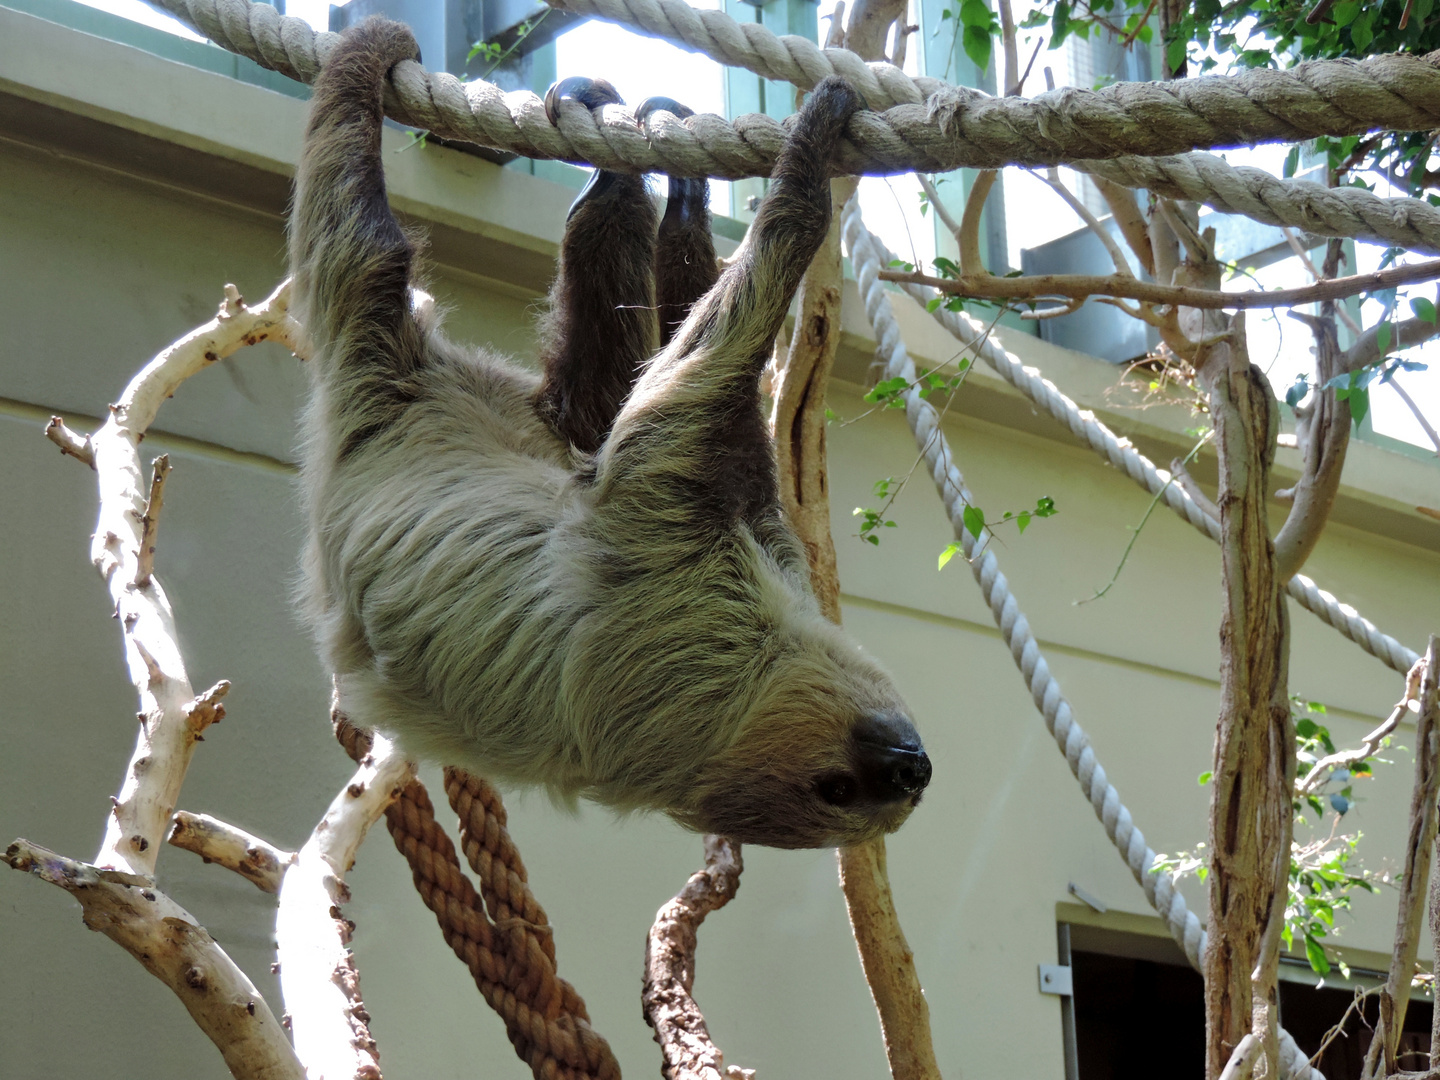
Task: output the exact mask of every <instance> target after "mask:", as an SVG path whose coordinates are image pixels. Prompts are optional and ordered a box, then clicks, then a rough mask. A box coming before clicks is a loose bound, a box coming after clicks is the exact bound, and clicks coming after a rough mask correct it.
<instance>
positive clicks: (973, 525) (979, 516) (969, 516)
mask: <svg viewBox="0 0 1440 1080" xmlns="http://www.w3.org/2000/svg"><path fill="white" fill-rule="evenodd" d="M961 518H962V520H963V521H964V523H965V531H966V532H968V533H969V534H970V535H971V536H973V537H975V539H976V540H979V539H980V534H981V533H982V532H984V531H985V513H984V511H982V510H981V509H980V508H979V507H978V506H967V507H965V512H964V513H963V514H962V515H961Z"/></svg>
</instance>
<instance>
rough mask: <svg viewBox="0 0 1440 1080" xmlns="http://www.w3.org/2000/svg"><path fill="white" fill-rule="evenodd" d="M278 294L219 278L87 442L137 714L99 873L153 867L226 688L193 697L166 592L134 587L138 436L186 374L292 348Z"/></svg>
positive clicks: (284, 287) (98, 548) (140, 514)
mask: <svg viewBox="0 0 1440 1080" xmlns="http://www.w3.org/2000/svg"><path fill="white" fill-rule="evenodd" d="M288 290H289V283H288V281H287V282H285V283H282V284H281V285H280V287H279V288H277V289H276V290H275V292H274V293H273V294H272V295H271V296H270V297H269V298H268V299H267V300H266V301H265V302H264V303H263V304H261V305H260V306H259V307H254V308H252V307H248V306H247V305H246V304H245V301H244V299H243V298H241V296H240V294H239V293H238V292H237V291H236V289H235V287H234V286H233V285H229V286H226V290H225V301H224V303H222V304H221V305H220V312H219V314H218V315H217V316H216V317H215V318H214V319H212V320H211V321H210V322H208V323H205V324H204V325H203V326H200V327H197V328H196V329H194V330H192V331H191V332H190V333H188V334H186V335H185V336H184V337H182V338H180V339H179V340H177V341H176V342H175V343H174V344H172V345H170V346H169V347H168V348H166V349H165V350H164V351H162V352H161V353H159V354H158V355H157V356H156V357H155V358H154V359H153V360H151V361H150V362H149V363H148V364H147V365H145V367H144V368H143V369H141V371H140V373H139V374H138V375H136V376H135V377H134V378H133V379H132V380H131V381H130V385H129V386H127V387H126V388H125V392H124V394H122V395H121V397H120V401H119V403H118V404H116V405H112V406H111V407H110V418H109V419H108V420H107V421H106V422H105V423H104V424H102V425H101V427H100V429H99V430H98V431H96V432H95V434H94V435H93V436H91V439H90V446H91V449H92V451H93V453H94V459H95V471H96V478H97V481H98V485H99V489H100V513H99V520H98V522H97V523H96V526H95V534H94V539H93V540H92V542H91V548H90V558H91V561H92V562H93V563H94V565H95V568H96V569H97V570H98V571H99V572H100V576H101V577H102V578H103V579H104V581H105V583H106V586H107V588H108V590H109V592H110V598H111V602H112V603H113V605H114V611H115V614H116V616H117V618H118V619H119V621H120V628H121V635H122V640H123V643H124V648H125V660H126V664H127V667H128V668H129V672H130V680H131V682H132V683H134V685H135V688H136V691H137V692H138V694H139V698H140V716H141V718H142V720H141V731H140V738H139V739H138V740H137V742H136V747H135V753H134V755H133V756H132V757H131V760H130V765H129V768H128V770H127V773H126V778H125V781H124V784H123V785H122V786H121V789H120V794H119V796H118V797H117V798H116V800H115V806H114V810H113V812H112V814H111V817H110V820H109V822H108V823H107V825H106V830H105V839H104V842H103V844H102V846H101V848H100V853H99V854H98V855H97V856H96V858H95V863H96V865H98V866H101V867H103V868H106V869H116V870H124V871H127V872H129V873H132V874H138V875H142V876H146V877H148V876H151V875H153V874H154V872H155V860H156V858H157V857H158V855H159V850H160V841H161V839H162V838H163V837H164V835H165V834H166V832H168V831H169V826H170V817H171V815H172V814H173V813H174V811H175V802H176V800H177V799H178V797H179V794H180V787H181V785H182V784H183V782H184V779H185V770H186V769H187V768H188V767H189V763H190V755H191V753H192V752H193V750H194V747H195V743H196V742H197V741H198V740H199V736H200V732H201V730H202V729H203V727H204V726H205V724H206V723H209V722H211V721H212V719H218V716H219V715H223V713H219V712H217V711H216V710H213V709H210V708H208V706H209V705H213V704H214V702H215V701H218V699H219V697H220V696H221V695H223V694H224V688H223V687H228V684H222V686H217V687H216V688H215V689H214V690H212V691H210V692H209V694H208V695H203V696H202V697H201V698H198V699H197V698H196V697H195V694H194V691H193V690H192V689H191V686H190V677H189V675H188V674H187V672H186V670H185V661H184V658H183V657H182V656H181V653H180V646H179V638H178V635H177V632H176V629H175V617H174V613H173V611H172V610H171V607H170V601H169V598H168V597H167V596H166V595H165V590H164V589H163V587H162V586H161V584H160V582H159V580H158V579H156V578H154V577H153V576H152V577H150V581H149V585H148V587H145V588H138V587H136V582H137V581H139V580H141V579H142V574H141V570H142V567H141V562H140V559H141V553H142V552H143V551H145V549H146V547H147V544H146V537H145V516H146V506H147V500H146V498H145V495H144V492H143V488H142V481H141V466H140V449H139V445H140V440H141V438H143V437H144V434H145V432H146V430H147V429H148V428H149V426H150V424H151V423H152V422H153V421H154V419H155V415H156V412H157V411H158V410H159V408H160V406H161V404H162V403H163V402H164V401H165V400H166V399H167V398H169V397H170V395H171V394H173V393H174V392H175V390H176V389H177V388H178V387H179V385H180V384H181V383H182V382H184V381H185V379H187V378H188V377H189V376H191V375H193V374H194V373H195V372H197V371H200V370H202V369H203V368H205V367H207V366H209V365H210V364H212V363H215V362H216V361H218V360H220V359H221V358H222V357H225V356H229V355H230V354H232V353H234V352H235V351H236V350H238V349H241V348H244V347H245V346H246V345H253V344H255V343H257V342H259V341H264V340H276V341H281V342H283V343H285V344H287V345H290V347H291V348H296V347H298V346H299V343H300V342H301V339H302V335H301V333H300V331H299V327H298V326H297V325H296V324H295V322H294V320H292V319H291V318H290V317H289V315H288V312H287V296H288ZM152 491H153V485H152ZM152 540H153V536H152ZM207 702H208V704H207ZM207 717H209V719H207Z"/></svg>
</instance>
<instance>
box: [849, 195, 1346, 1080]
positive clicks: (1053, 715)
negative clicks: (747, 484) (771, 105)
mask: <svg viewBox="0 0 1440 1080" xmlns="http://www.w3.org/2000/svg"><path fill="white" fill-rule="evenodd" d="M843 228H844V235H845V245H846V247H847V248H848V249H849V251H850V258H851V261H852V263H853V264H854V267H855V277H856V280H857V281H858V282H859V285H860V296H861V298H862V299H863V301H864V303H865V313H866V315H867V316H868V317H869V319H870V324H871V326H872V327H873V328H874V330H875V339H876V341H877V342H878V343H879V346H878V349H877V352H878V354H879V355H880V356H881V357H882V358H883V359H884V361H885V375H886V377H887V378H892V379H893V378H901V379H904V380H905V381H906V382H907V383H909V384H911V388H910V390H909V391H908V392H907V393H906V395H905V419H906V420H907V421H908V422H909V424H910V430H911V432H912V433H913V434H914V436H915V445H916V446H917V447H918V448H919V451H920V453H921V454H922V455H923V457H924V459H925V464H926V466H927V467H928V468H929V470H930V475H931V478H932V479H933V480H934V481H935V486H936V488H937V489H938V490H939V492H940V499H941V501H942V502H943V503H944V505H945V511H946V513H947V514H948V515H949V517H950V523H951V526H952V527H953V529H954V532H955V538H956V540H958V541H959V542H960V544H961V546H962V548H963V550H964V553H965V558H966V561H967V562H969V564H970V570H971V572H972V573H973V574H974V575H975V581H976V583H977V584H978V585H979V586H980V591H981V593H982V595H983V596H984V597H985V602H986V604H988V605H989V607H990V611H991V614H992V615H993V616H994V618H995V624H996V625H997V626H998V627H999V628H1000V633H1001V635H1002V636H1003V637H1004V639H1005V644H1006V645H1007V646H1008V647H1009V649H1010V655H1011V656H1012V657H1013V658H1014V660H1015V664H1016V666H1017V667H1018V668H1019V669H1020V672H1021V674H1022V675H1023V676H1024V677H1025V683H1026V685H1027V686H1028V687H1029V690H1030V696H1031V698H1032V700H1033V701H1034V702H1035V707H1036V708H1037V709H1039V710H1040V714H1041V716H1042V717H1044V720H1045V727H1046V728H1047V729H1048V730H1049V732H1050V734H1051V735H1052V736H1053V737H1054V739H1055V743H1056V745H1057V746H1058V747H1059V748H1060V750H1061V752H1062V753H1064V755H1065V760H1066V762H1067V763H1068V764H1069V766H1070V771H1071V772H1072V773H1074V775H1075V778H1076V779H1077V780H1079V782H1080V790H1081V791H1082V792H1083V793H1084V795H1085V798H1086V799H1088V800H1089V801H1090V805H1091V806H1092V807H1094V809H1095V815H1096V816H1097V817H1098V818H1099V819H1100V821H1101V823H1102V824H1103V825H1104V826H1105V834H1106V835H1107V836H1108V837H1109V838H1110V842H1111V843H1112V844H1114V845H1115V849H1116V850H1117V851H1118V852H1119V853H1120V856H1121V858H1123V859H1124V860H1125V865H1126V866H1128V867H1129V868H1130V873H1131V874H1133V875H1134V877H1135V880H1136V882H1138V883H1139V885H1140V887H1141V889H1142V890H1143V891H1144V893H1145V899H1146V900H1147V901H1149V903H1150V906H1151V907H1153V908H1154V909H1155V911H1156V912H1157V913H1158V914H1159V915H1160V917H1161V918H1162V919H1163V920H1164V921H1165V925H1166V928H1167V929H1169V931H1170V934H1171V936H1172V937H1173V938H1174V939H1175V941H1176V943H1177V944H1179V946H1180V947H1181V948H1182V949H1183V950H1184V951H1185V957H1186V959H1188V960H1189V961H1190V964H1191V965H1192V966H1193V967H1194V968H1195V969H1196V970H1200V968H1201V964H1202V961H1203V958H1204V954H1205V948H1206V944H1207V935H1206V933H1205V929H1204V927H1202V926H1201V925H1200V920H1199V919H1198V918H1197V917H1196V916H1195V913H1194V912H1192V911H1191V910H1190V909H1189V907H1188V905H1187V904H1186V903H1185V898H1184V897H1183V896H1182V895H1181V894H1180V893H1179V892H1178V891H1177V890H1176V889H1175V887H1174V884H1173V883H1172V882H1171V879H1170V876H1169V875H1168V874H1164V873H1152V872H1151V868H1152V867H1153V866H1154V863H1155V852H1154V851H1153V850H1151V849H1150V847H1149V846H1148V845H1147V844H1146V843H1145V836H1144V834H1143V833H1142V832H1141V831H1140V830H1139V829H1138V828H1136V827H1135V823H1134V820H1133V819H1132V818H1131V816H1130V811H1129V809H1128V808H1127V807H1126V806H1125V804H1124V803H1122V802H1121V801H1120V793H1119V792H1118V791H1116V790H1115V785H1113V784H1111V783H1110V780H1109V778H1108V776H1107V775H1106V773H1105V769H1104V767H1103V766H1102V765H1101V764H1100V762H1099V760H1098V759H1097V758H1096V756H1095V750H1094V748H1093V747H1092V746H1091V745H1090V736H1089V735H1087V734H1086V733H1085V731H1084V730H1083V729H1082V728H1081V727H1080V725H1079V724H1078V723H1077V722H1076V721H1075V717H1074V714H1073V712H1072V710H1071V708H1070V703H1069V702H1068V701H1066V700H1065V697H1064V695H1063V694H1062V693H1061V691H1060V684H1059V682H1058V681H1057V680H1056V679H1055V677H1054V676H1053V675H1051V674H1050V666H1049V664H1047V663H1046V661H1045V657H1044V656H1043V655H1042V654H1041V652H1040V646H1039V644H1038V643H1037V642H1036V641H1035V635H1034V634H1032V633H1031V632H1030V624H1029V622H1028V621H1027V620H1026V618H1025V616H1024V615H1023V614H1021V612H1020V605H1019V603H1018V602H1017V601H1016V599H1015V595H1014V593H1012V592H1011V591H1010V584H1009V582H1008V581H1007V580H1006V578H1005V575H1004V574H1003V573H1001V572H1000V567H999V564H998V562H997V560H996V558H995V553H994V552H993V551H992V550H991V549H990V544H989V540H990V534H989V533H987V532H982V533H981V535H980V537H979V538H978V539H977V538H976V537H975V536H974V535H973V534H972V533H971V532H970V530H969V529H968V528H966V527H965V521H964V512H965V508H966V506H968V505H972V502H973V500H972V498H971V495H970V492H969V491H967V490H966V488H965V480H964V477H963V476H961V474H960V470H959V469H958V468H957V467H956V465H955V460H954V456H953V455H952V454H951V451H950V444H949V442H948V440H947V439H946V438H945V433H944V431H942V430H941V427H940V415H939V413H938V412H937V411H936V410H935V407H934V406H933V405H931V404H930V403H929V402H928V401H927V400H925V398H923V397H921V396H920V388H919V387H918V386H917V385H916V377H917V376H916V371H915V364H914V362H913V361H912V360H911V359H910V356H909V353H908V352H907V351H906V348H905V341H904V338H902V337H901V335H900V327H899V324H898V323H896V321H895V315H894V312H893V311H891V309H890V300H889V298H888V297H887V296H886V294H885V288H884V285H883V284H882V283H881V281H880V278H879V272H880V267H881V266H883V265H886V264H888V262H889V253H888V252H886V251H885V250H884V247H883V246H882V245H881V244H880V243H879V242H878V241H877V240H876V239H875V237H873V236H872V235H871V234H870V232H869V231H868V230H867V229H866V228H865V223H864V222H863V221H862V220H861V217H860V210H859V206H858V204H857V203H856V201H855V200H854V199H852V200H851V201H850V202H849V203H847V204H846V207H845V211H844V217H843ZM1280 1056H1281V1069H1282V1070H1283V1072H1284V1074H1285V1075H1286V1076H1288V1077H1291V1078H1292V1080H1324V1077H1323V1076H1322V1075H1321V1074H1320V1073H1319V1072H1318V1071H1316V1070H1314V1069H1312V1068H1311V1067H1310V1064H1309V1061H1308V1060H1307V1059H1306V1057H1305V1054H1304V1053H1303V1052H1302V1051H1301V1050H1300V1048H1299V1046H1297V1045H1296V1043H1295V1040H1294V1039H1292V1038H1291V1037H1290V1035H1289V1033H1288V1032H1285V1031H1282V1032H1281V1039H1280Z"/></svg>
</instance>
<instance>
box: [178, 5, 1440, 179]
mask: <svg viewBox="0 0 1440 1080" xmlns="http://www.w3.org/2000/svg"><path fill="white" fill-rule="evenodd" d="M151 2H152V3H153V4H154V5H155V6H157V7H159V8H161V9H163V10H165V11H167V12H169V13H170V14H172V15H174V16H176V17H177V18H179V19H181V20H182V21H184V22H186V23H188V24H189V25H191V26H193V27H195V28H196V29H197V30H199V32H201V33H203V34H205V35H206V36H208V37H210V38H211V39H212V40H213V41H215V42H216V43H217V44H218V45H221V46H222V47H224V48H226V49H228V50H230V51H231V52H235V53H238V54H240V55H241V56H245V57H248V58H249V59H251V60H254V61H255V62H256V63H258V64H260V65H261V66H263V67H267V68H271V69H273V70H275V71H279V72H281V73H282V74H285V75H288V76H290V77H292V78H296V79H299V80H301V81H303V82H310V81H313V79H314V77H315V74H316V72H317V71H318V70H319V67H320V63H321V61H322V60H323V59H324V57H325V56H326V55H327V54H328V52H329V50H330V49H332V48H334V42H335V37H334V35H332V34H328V33H316V32H315V31H314V30H312V29H311V28H310V26H309V25H308V24H307V23H305V22H303V21H302V20H300V19H296V18H291V17H286V16H283V15H280V14H279V13H278V12H276V11H275V9H274V8H272V7H270V6H269V5H266V4H258V3H252V2H251V0H151ZM565 2H566V3H567V4H574V5H575V6H574V7H573V8H572V10H577V11H585V10H587V9H586V8H585V7H584V5H585V4H592V5H595V10H597V11H598V10H599V6H600V5H601V4H602V3H605V4H610V5H612V7H613V8H614V10H615V12H616V14H615V17H617V18H620V17H621V13H624V14H625V15H626V16H627V17H629V18H630V21H632V22H634V21H637V18H636V17H630V16H629V15H628V13H629V10H630V9H629V7H626V6H624V5H631V6H634V7H636V8H637V9H638V8H640V7H642V6H643V5H647V4H648V5H652V6H653V7H654V10H655V11H656V12H657V13H662V12H668V16H669V18H670V19H671V20H674V19H680V20H681V21H682V24H683V16H682V14H681V9H682V8H683V9H685V10H689V8H688V5H685V4H683V3H681V0H565ZM647 10H648V9H647ZM656 17H657V18H659V15H658V14H657V16H656ZM697 18H698V16H697ZM711 21H712V22H713V21H714V20H711ZM702 22H703V20H702ZM737 26H738V24H737ZM677 32H678V30H677ZM751 33H752V34H753V31H752V32H751ZM738 36H739V38H740V39H742V40H745V41H748V40H749V39H748V38H746V37H745V36H744V34H743V33H742V34H739V35H738ZM800 40H802V39H798V38H797V39H793V41H800ZM732 44H733V42H732ZM791 47H793V48H795V49H799V46H798V45H795V46H792V45H790V43H789V42H787V43H786V46H785V48H786V49H787V50H788V49H789V48H791ZM810 48H811V49H814V51H815V55H816V56H817V57H820V58H821V60H822V61H823V62H824V63H825V64H826V65H827V67H829V68H831V69H833V68H834V67H835V62H834V61H831V60H825V59H824V57H825V54H824V53H822V52H821V51H820V50H819V49H816V48H815V47H814V46H813V45H812V46H810ZM732 51H733V50H732ZM754 55H755V56H756V57H757V65H759V63H760V60H759V56H760V54H758V53H756V54H754ZM787 55H789V53H788V51H787ZM1437 64H1440V60H1437ZM1437 64H1432V63H1430V62H1429V61H1428V60H1427V59H1422V58H1420V57H1416V56H1409V55H1404V54H1392V55H1384V56H1372V57H1367V58H1365V59H1364V60H1358V61H1352V60H1316V61H1309V62H1307V63H1304V64H1300V65H1297V66H1296V67H1294V68H1291V69H1290V70H1288V71H1269V70H1264V69H1257V70H1253V71H1248V72H1245V73H1243V74H1240V75H1234V76H1207V77H1204V78H1199V79H1182V80H1176V81H1173V82H1165V83H1120V84H1117V85H1114V86H1109V87H1106V88H1104V89H1102V90H1098V91H1091V90H1077V89H1062V90H1055V91H1051V92H1049V93H1046V94H1042V95H1040V96H1039V97H1036V98H1031V99H1025V98H1019V97H1014V98H992V97H989V96H987V95H985V94H983V93H981V92H980V91H977V90H970V89H967V88H964V87H943V86H942V88H940V89H937V90H935V91H934V92H933V93H930V94H929V95H928V96H926V95H925V94H924V91H925V90H927V89H931V88H933V87H934V86H935V83H934V82H933V81H932V80H924V81H920V82H916V81H914V80H909V77H908V76H903V78H904V79H905V80H907V81H909V82H912V83H913V84H914V88H915V93H914V94H913V95H908V97H909V98H915V97H919V98H920V99H921V100H906V101H905V102H904V103H902V104H897V105H894V107H892V108H889V109H887V110H886V111H884V112H861V113H857V114H856V115H855V116H854V117H853V118H852V119H851V120H850V123H849V126H848V128H847V136H848V138H847V140H845V141H842V143H841V144H840V145H839V147H838V148H837V150H836V154H835V157H834V159H833V161H832V166H833V167H834V168H835V170H836V171H837V172H839V173H846V174H859V173H866V174H890V173H900V172H908V171H910V170H912V169H915V170H920V171H922V172H948V171H950V170H952V169H957V168H962V167H971V168H999V167H1001V166H1004V165H1007V164H1022V165H1050V164H1059V163H1063V162H1065V161H1069V160H1073V159H1077V158H1112V157H1115V156H1117V155H1119V154H1141V155H1146V156H1154V155H1158V154H1173V153H1178V152H1182V151H1186V150H1192V149H1196V148H1201V147H1214V146H1233V145H1239V144H1250V143H1258V142H1267V141H1274V140H1291V141H1293V140H1299V139H1306V138H1311V137H1314V136H1317V135H1348V134H1356V133H1360V132H1365V131H1370V130H1372V129H1374V128H1376V127H1387V128H1397V129H1403V130H1420V129H1428V128H1433V127H1437V126H1440V69H1437ZM841 66H843V67H845V69H846V71H847V72H849V73H852V74H855V75H856V76H857V77H859V79H860V81H861V83H863V84H864V85H865V86H868V87H869V88H870V89H871V91H872V92H875V93H877V94H879V95H881V96H880V97H879V98H878V99H877V100H876V101H872V102H871V104H872V105H874V104H884V103H885V98H886V96H889V95H890V94H891V92H892V90H893V88H894V87H895V86H896V85H898V79H897V78H896V77H895V76H893V75H889V74H886V75H885V76H884V77H882V76H881V75H879V74H875V68H874V67H873V66H871V67H869V68H865V69H864V70H862V69H861V67H859V66H857V65H856V64H854V63H852V62H849V61H843V62H841ZM794 68H795V70H796V71H800V70H801V69H800V66H799V63H798V61H797V62H796V64H795V65H794ZM865 71H869V72H870V75H873V78H871V77H869V76H867V75H865V73H864V72H865ZM797 77H798V76H797ZM806 78H808V76H806ZM922 102H923V103H922ZM386 112H387V113H388V114H389V115H390V116H391V117H393V118H394V119H396V120H398V121H400V122H402V123H406V124H412V125H415V126H417V127H423V128H426V129H428V130H430V131H433V132H434V133H435V134H436V135H439V136H442V137H445V138H451V139H461V140H464V141H468V142H474V143H478V144H480V145H483V146H492V147H497V148H499V149H503V150H510V151H514V152H516V153H519V154H523V155H525V156H526V157H532V158H551V159H554V158H558V159H561V160H565V161H585V162H590V163H591V164H594V165H597V166H599V167H601V168H605V169H613V170H617V171H621V172H632V173H633V172H647V171H659V172H668V173H670V174H672V175H676V176H716V177H724V178H729V179H736V178H740V177H744V176H768V175H769V174H770V171H771V168H772V166H773V164H774V161H775V158H776V156H777V154H778V153H779V150H780V147H781V145H782V143H783V142H784V135H785V130H786V125H785V124H784V123H782V122H780V121H777V120H775V119H774V118H773V117H769V116H764V115H761V114H750V115H747V116H741V117H737V118H736V119H735V120H734V122H733V123H732V122H727V121H725V120H724V119H722V118H720V117H718V116H713V115H708V114H700V115H697V116H694V117H690V118H687V119H686V120H683V121H682V120H679V119H677V118H675V117H673V116H671V115H669V114H668V113H657V114H655V117H654V118H653V119H651V120H647V122H646V124H645V127H644V128H643V130H642V129H641V128H640V127H637V126H636V124H635V122H634V117H633V115H632V114H631V113H630V112H629V111H628V110H626V109H624V108H621V107H609V108H606V109H603V110H598V111H597V112H596V113H592V112H591V111H590V110H588V109H586V108H585V107H584V106H582V105H579V104H578V103H575V102H568V103H562V106H561V110H560V116H559V120H558V123H557V124H555V125H552V124H551V123H550V122H549V120H548V119H547V118H546V116H545V111H544V108H543V105H542V103H541V101H540V99H539V98H538V97H536V96H535V95H534V94H532V93H529V92H528V91H526V92H514V93H509V94H506V93H503V92H502V91H501V90H500V89H499V88H498V87H496V86H494V85H492V84H490V83H487V82H484V81H481V80H477V81H475V82H471V83H462V82H461V81H460V80H459V79H457V78H456V77H455V76H453V75H450V74H447V73H445V72H430V71H426V70H425V69H424V68H423V67H421V66H420V65H419V64H416V63H413V62H411V61H404V62H402V63H400V64H398V65H396V67H395V70H394V72H393V73H392V76H391V85H390V87H389V92H387V96H386Z"/></svg>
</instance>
